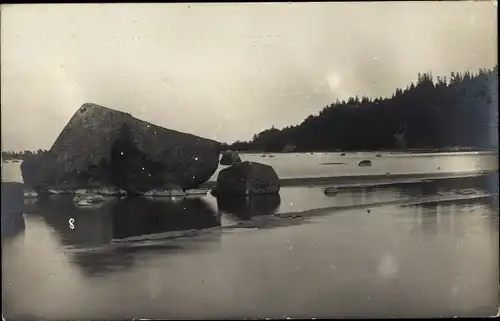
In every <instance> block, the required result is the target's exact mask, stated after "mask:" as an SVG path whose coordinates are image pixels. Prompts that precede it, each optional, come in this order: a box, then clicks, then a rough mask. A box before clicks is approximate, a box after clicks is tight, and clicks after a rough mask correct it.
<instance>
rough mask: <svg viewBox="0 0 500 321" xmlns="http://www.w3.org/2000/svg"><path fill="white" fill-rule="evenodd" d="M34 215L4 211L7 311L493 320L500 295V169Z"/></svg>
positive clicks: (59, 199)
mask: <svg viewBox="0 0 500 321" xmlns="http://www.w3.org/2000/svg"><path fill="white" fill-rule="evenodd" d="M311 157H314V155H311ZM276 158H277V157H275V158H274V159H276ZM450 166H451V165H450ZM455 166H456V165H455ZM3 170H5V168H3ZM5 174H7V173H5ZM9 175H15V174H12V173H10V174H9ZM5 176H7V175H4V177H5ZM2 193H3V191H2ZM23 212H24V214H22V215H20V214H19V215H17V216H16V215H14V214H9V215H4V212H3V210H2V236H3V239H2V259H3V260H2V280H3V282H2V283H3V285H2V288H3V311H4V315H5V317H6V318H25V319H40V318H45V319H68V318H82V319H92V318H96V319H97V318H99V319H104V318H106V319H109V318H111V319H130V318H151V319H154V318H184V319H186V318H197V319H199V318H230V317H236V318H250V317H275V318H283V317H390V316H394V317H398V316H400V317H426V316H486V315H488V316H489V315H495V314H496V312H497V308H496V307H497V306H498V303H499V292H498V290H499V288H498V284H499V275H498V269H499V233H498V224H499V222H498V175H497V174H495V175H487V176H480V177H475V178H462V179H450V180H436V181H426V182H419V183H417V182H415V183H406V184H401V183H398V184H393V185H385V186H371V187H357V188H340V189H339V190H338V192H337V193H336V194H333V195H328V196H327V195H325V194H324V193H323V190H322V188H321V187H287V188H283V189H282V190H281V192H280V196H278V197H253V198H247V199H245V198H244V199H235V200H226V201H222V200H216V199H214V198H213V197H211V196H205V197H190V198H185V199H179V200H175V201H152V200H146V199H141V198H135V199H123V200H117V199H115V200H109V201H108V202H106V203H105V204H103V205H102V206H100V207H96V208H88V209H78V208H75V207H74V206H73V204H72V203H71V198H68V197H64V196H54V197H51V198H50V199H48V200H38V201H32V202H26V203H25V205H24V206H23ZM70 218H73V219H74V220H75V222H74V225H75V229H71V228H70V227H69V224H68V220H69V219H70Z"/></svg>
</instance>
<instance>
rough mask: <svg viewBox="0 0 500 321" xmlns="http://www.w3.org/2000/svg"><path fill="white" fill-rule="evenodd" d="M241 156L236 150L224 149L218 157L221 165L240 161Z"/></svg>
mask: <svg viewBox="0 0 500 321" xmlns="http://www.w3.org/2000/svg"><path fill="white" fill-rule="evenodd" d="M240 162H241V158H240V155H238V153H237V152H234V151H231V150H226V151H224V152H222V156H221V158H220V164H221V165H233V164H234V163H240Z"/></svg>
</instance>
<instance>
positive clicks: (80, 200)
mask: <svg viewBox="0 0 500 321" xmlns="http://www.w3.org/2000/svg"><path fill="white" fill-rule="evenodd" d="M73 202H75V203H77V204H78V205H82V206H85V205H89V204H94V203H100V202H104V197H103V196H102V195H99V194H77V195H75V197H73Z"/></svg>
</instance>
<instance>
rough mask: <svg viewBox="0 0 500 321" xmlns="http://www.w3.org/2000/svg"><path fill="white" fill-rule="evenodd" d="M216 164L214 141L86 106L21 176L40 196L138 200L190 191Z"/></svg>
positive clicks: (216, 145)
mask: <svg viewBox="0 0 500 321" xmlns="http://www.w3.org/2000/svg"><path fill="white" fill-rule="evenodd" d="M218 162H219V146H218V144H217V142H215V141H212V140H209V139H205V138H201V137H198V136H194V135H191V134H186V133H182V132H178V131H175V130H170V129H166V128H163V127H159V126H156V125H153V124H150V123H148V122H145V121H142V120H139V119H136V118H134V117H132V115H130V114H128V113H124V112H120V111H117V110H113V109H110V108H106V107H103V106H99V105H96V104H90V103H88V104H84V105H83V106H82V107H80V109H79V110H78V111H77V112H76V113H75V114H74V115H73V117H72V118H71V119H70V121H69V122H68V124H67V125H66V127H65V128H64V129H63V130H62V132H61V133H60V134H59V137H57V139H56V141H55V142H54V144H53V145H52V147H51V148H50V150H49V151H48V152H46V153H44V154H42V155H41V156H38V157H33V158H31V159H29V160H26V161H25V162H24V163H23V164H22V165H21V171H22V175H23V179H24V181H25V183H26V184H27V185H28V186H30V187H34V188H36V189H37V190H42V191H46V190H48V189H53V190H76V189H80V188H100V187H104V188H108V187H109V186H116V187H118V188H121V189H123V190H125V191H127V192H129V193H138V194H141V193H144V192H147V191H149V190H151V189H154V188H163V187H164V186H165V185H169V184H176V185H178V186H179V187H181V188H183V189H188V188H196V187H198V185H199V184H201V183H203V182H205V181H207V180H208V179H209V178H210V177H211V176H212V174H213V173H214V172H215V170H216V169H217V167H218Z"/></svg>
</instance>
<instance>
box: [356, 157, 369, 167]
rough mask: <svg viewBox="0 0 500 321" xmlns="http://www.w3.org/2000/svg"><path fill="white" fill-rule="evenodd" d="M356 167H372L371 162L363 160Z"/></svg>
mask: <svg viewBox="0 0 500 321" xmlns="http://www.w3.org/2000/svg"><path fill="white" fill-rule="evenodd" d="M358 166H372V162H371V160H368V159H365V160H362V161H361V162H359V164H358Z"/></svg>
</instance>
